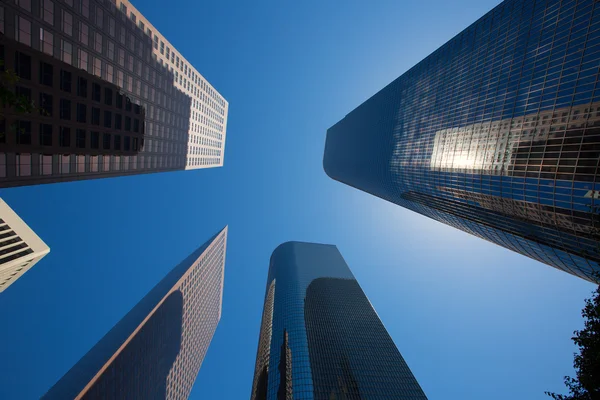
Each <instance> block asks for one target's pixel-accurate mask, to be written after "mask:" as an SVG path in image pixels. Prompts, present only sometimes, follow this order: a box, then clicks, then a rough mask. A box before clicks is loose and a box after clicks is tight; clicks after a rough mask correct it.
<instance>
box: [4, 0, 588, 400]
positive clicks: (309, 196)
mask: <svg viewBox="0 0 600 400" xmlns="http://www.w3.org/2000/svg"><path fill="white" fill-rule="evenodd" d="M164 3H165V2H164V1H160V0H145V1H142V0H138V1H137V2H136V3H135V5H136V7H137V8H138V9H139V10H140V11H141V12H142V13H144V14H145V15H146V16H147V17H148V19H149V20H151V21H152V22H153V23H154V25H155V26H156V27H157V28H158V29H160V31H161V32H162V33H163V34H164V35H165V36H166V37H168V38H169V40H170V41H171V43H173V44H174V45H175V46H176V47H177V49H178V50H179V51H180V52H182V54H184V55H185V56H186V57H187V59H188V60H189V61H190V62H191V63H192V64H193V65H194V66H196V67H197V69H198V70H199V71H200V72H201V73H202V74H203V75H204V76H205V77H206V78H207V79H208V80H209V81H210V82H211V83H212V84H213V85H214V86H215V88H216V89H217V90H218V91H219V92H220V93H222V94H223V95H224V96H225V98H226V99H227V100H228V101H229V104H230V108H229V124H228V129H227V143H226V147H225V166H224V167H223V168H220V169H210V170H199V171H188V172H185V171H182V172H175V173H163V174H152V175H145V176H135V177H127V178H115V179H103V180H97V181H84V182H74V183H63V184H53V185H44V186H35V187H24V188H15V189H10V190H2V191H1V192H0V195H1V196H2V197H3V198H4V199H5V201H6V202H7V203H8V204H9V205H10V206H11V207H12V208H13V209H14V210H15V211H16V212H17V213H18V214H19V215H20V216H21V217H22V218H23V219H24V220H25V221H26V222H27V223H28V224H29V225H30V226H31V227H32V228H33V229H34V230H35V231H36V232H37V233H38V235H39V236H40V237H41V238H42V239H43V240H44V241H46V243H48V245H49V246H50V247H51V253H50V254H49V255H48V256H47V257H46V258H45V259H44V260H43V261H42V262H40V263H39V264H38V265H36V266H35V267H34V268H33V269H32V270H31V271H29V272H28V273H27V274H25V275H24V276H23V277H22V278H21V279H20V280H19V281H17V282H16V283H15V284H14V285H13V286H11V287H10V288H9V289H8V290H7V291H6V292H4V293H2V294H1V295H0V309H1V310H2V315H1V317H0V318H1V321H2V323H1V329H0V343H2V346H0V398H1V399H34V398H39V396H40V395H42V394H43V393H45V391H46V390H47V389H48V388H49V387H50V386H52V385H53V384H54V382H55V381H56V380H58V379H59V378H60V377H61V376H62V375H63V374H64V373H65V372H66V371H67V370H68V369H69V368H70V367H71V366H72V365H73V364H74V363H76V362H77V360H78V359H79V358H80V357H81V356H82V355H83V354H84V353H85V352H86V351H87V350H89V348H91V347H92V346H93V345H94V344H95V343H96V342H97V341H98V340H99V339H100V338H101V337H102V336H103V335H104V334H105V333H106V332H107V331H108V330H109V329H110V328H111V327H112V326H113V325H114V324H115V323H116V322H117V321H118V320H119V319H120V318H121V317H122V316H123V315H125V313H126V312H127V311H128V310H129V309H131V307H133V305H134V304H135V303H136V302H137V301H138V300H140V299H141V298H142V297H143V296H144V294H145V293H147V292H148V290H150V289H151V288H152V287H153V286H154V285H155V284H156V283H157V282H158V281H159V280H160V279H161V278H162V277H163V276H164V275H165V274H166V273H167V272H168V271H169V270H170V269H171V268H172V267H174V266H175V265H176V264H177V263H178V262H179V261H181V260H182V259H183V258H185V257H186V256H187V255H188V254H189V253H190V252H192V251H193V250H194V249H195V248H196V247H198V246H199V245H200V244H202V243H203V242H204V241H205V240H206V239H208V238H209V237H210V236H212V235H213V234H214V233H215V232H217V231H218V230H219V229H220V228H222V227H223V226H224V225H227V224H228V225H229V242H228V253H227V263H226V272H225V295H224V304H223V317H222V320H221V323H220V325H219V327H218V329H217V331H216V334H215V337H214V339H213V342H212V344H211V347H210V349H209V352H208V355H207V357H206V359H205V362H204V364H203V366H202V369H201V370H200V374H199V376H198V379H197V381H196V385H195V387H194V389H193V391H192V395H191V399H246V398H249V395H250V389H251V385H252V375H253V370H254V361H255V355H256V348H257V344H258V333H259V325H260V318H261V313H262V301H263V298H264V290H265V283H266V277H267V270H268V262H269V257H270V254H271V252H272V251H273V250H274V249H275V247H276V246H277V245H278V244H280V243H282V242H285V241H288V240H301V241H312V242H321V243H330V244H335V245H337V246H338V248H339V249H340V251H341V253H342V255H343V256H344V258H345V259H346V262H347V263H348V264H349V266H350V268H351V269H352V271H353V272H354V274H355V276H356V278H357V279H358V281H359V283H360V284H361V286H362V287H363V289H364V291H365V292H366V294H367V296H368V297H369V299H370V300H371V302H372V303H373V306H374V307H375V309H376V310H377V312H378V314H379V316H380V317H381V319H382V321H383V323H384V324H385V326H386V327H387V328H388V330H389V332H390V334H391V336H392V338H393V339H394V341H395V342H396V344H397V345H398V348H399V349H400V352H401V353H402V354H403V356H404V357H405V359H406V360H407V362H408V364H409V366H410V367H411V369H412V371H413V373H414V374H415V376H416V378H417V379H418V381H419V382H420V384H421V386H422V387H423V389H424V390H425V392H426V394H427V395H428V397H429V398H430V399H462V400H464V399H474V400H475V399H476V400H479V399H482V398H484V399H487V400H493V399H502V400H504V399H506V398H507V397H508V398H511V399H529V400H530V399H545V398H547V397H546V396H545V395H544V394H543V392H544V391H545V390H551V391H558V390H561V389H562V388H563V384H562V377H563V376H564V375H566V374H570V373H572V372H573V370H572V367H571V365H572V354H573V352H574V351H575V347H574V346H573V344H572V342H571V340H570V337H571V336H572V331H573V330H574V329H578V328H581V326H582V320H581V316H580V310H581V308H582V307H583V305H584V298H586V297H589V295H590V293H591V291H592V290H593V289H594V286H593V285H592V284H590V283H588V282H585V281H583V280H580V279H578V278H575V277H573V276H570V275H568V274H566V273H563V272H561V271H558V270H555V269H553V268H551V267H548V266H546V265H543V264H540V263H538V262H535V261H533V260H530V259H528V258H525V257H523V256H520V255H518V254H515V253H511V252H510V251H508V250H505V249H503V248H500V247H498V246H496V245H493V244H490V243H487V242H485V241H483V240H480V239H477V238H475V237H472V236H469V235H467V234H465V233H462V232H460V231H457V230H455V229H453V228H450V227H447V226H444V225H442V224H440V223H436V222H434V221H431V220H428V219H427V218H425V217H422V216H419V215H417V214H415V213H412V212H410V211H407V210H404V209H402V208H400V207H397V206H395V205H393V204H389V203H386V202H385V201H383V200H380V199H378V198H375V197H372V196H370V195H368V194H366V193H362V192H360V191H357V190H354V189H352V188H350V187H347V186H344V185H342V184H340V183H337V182H334V181H332V180H331V179H329V178H328V177H327V176H326V175H325V173H324V172H323V169H322V156H323V147H324V142H325V134H326V130H327V128H328V127H330V126H331V125H333V124H334V123H335V122H337V121H338V120H339V119H341V118H342V117H343V116H344V115H345V114H346V113H348V112H349V111H351V110H352V109H353V108H355V107H356V106H358V105H359V104H360V103H362V102H363V101H364V100H366V99H367V98H368V97H370V96H371V95H373V94H374V93H375V92H377V91H378V90H379V89H381V88H382V87H383V86H385V85H386V84H388V83H389V82H391V81H392V80H393V79H395V78H396V77H397V76H399V75H400V74H402V73H403V72H404V71H406V70H407V69H409V68H410V67H411V66H413V65H414V64H416V63H417V62H419V61H420V60H421V59H423V58H424V57H426V56H427V55H428V54H429V53H431V52H432V51H434V50H435V49H436V48H437V47H439V46H440V45H442V44H443V43H444V42H446V41H447V40H449V39H450V38H452V37H453V36H454V35H455V34H457V33H458V32H460V31H461V30H462V29H464V28H465V27H467V26H468V25H469V24H471V23H472V22H474V21H475V20H476V19H478V18H479V17H480V16H482V15H483V14H484V13H485V12H487V11H489V10H490V9H491V8H492V7H494V6H495V5H496V4H498V1H490V0H456V1H453V2H447V1H441V0H428V1H419V2H413V1H405V0H404V1H392V0H389V1H388V0H379V1H370V2H366V1H353V0H349V1H345V2H340V1H316V0H315V1H313V0H306V1H303V2H281V1H278V2H276V1H262V2H247V1H239V2H232V1H213V2H204V1H192V0H170V1H169V7H170V8H171V10H170V12H169V13H166V12H165V11H164V8H165V7H164Z"/></svg>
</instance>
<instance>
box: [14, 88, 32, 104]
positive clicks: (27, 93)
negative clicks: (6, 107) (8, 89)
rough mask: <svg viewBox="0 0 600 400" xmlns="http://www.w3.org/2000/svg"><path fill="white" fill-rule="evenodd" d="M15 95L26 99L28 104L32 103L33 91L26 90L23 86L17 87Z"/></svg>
mask: <svg viewBox="0 0 600 400" xmlns="http://www.w3.org/2000/svg"><path fill="white" fill-rule="evenodd" d="M15 93H16V94H17V96H20V97H24V98H25V100H27V102H28V103H31V89H29V88H25V87H23V86H17V87H16V88H15Z"/></svg>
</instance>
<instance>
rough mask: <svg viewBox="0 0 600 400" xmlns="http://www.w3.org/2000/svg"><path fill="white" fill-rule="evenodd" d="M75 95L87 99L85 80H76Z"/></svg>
mask: <svg viewBox="0 0 600 400" xmlns="http://www.w3.org/2000/svg"><path fill="white" fill-rule="evenodd" d="M77 95H78V96H81V97H87V79H85V78H82V77H79V78H77Z"/></svg>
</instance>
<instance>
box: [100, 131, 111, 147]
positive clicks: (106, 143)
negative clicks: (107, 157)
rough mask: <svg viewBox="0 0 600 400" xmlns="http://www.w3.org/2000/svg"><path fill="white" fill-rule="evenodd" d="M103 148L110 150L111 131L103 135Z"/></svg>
mask: <svg viewBox="0 0 600 400" xmlns="http://www.w3.org/2000/svg"><path fill="white" fill-rule="evenodd" d="M102 148H103V149H104V150H110V133H105V134H104V135H103V136H102Z"/></svg>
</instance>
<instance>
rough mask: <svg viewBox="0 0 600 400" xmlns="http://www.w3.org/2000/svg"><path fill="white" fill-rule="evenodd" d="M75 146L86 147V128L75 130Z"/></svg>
mask: <svg viewBox="0 0 600 400" xmlns="http://www.w3.org/2000/svg"><path fill="white" fill-rule="evenodd" d="M75 146H76V147H77V148H78V149H85V130H84V129H76V130H75Z"/></svg>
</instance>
